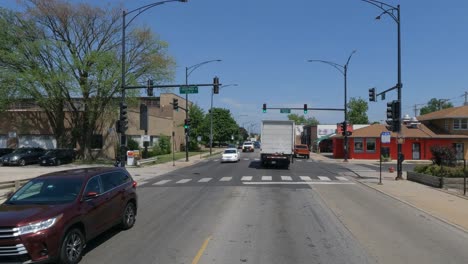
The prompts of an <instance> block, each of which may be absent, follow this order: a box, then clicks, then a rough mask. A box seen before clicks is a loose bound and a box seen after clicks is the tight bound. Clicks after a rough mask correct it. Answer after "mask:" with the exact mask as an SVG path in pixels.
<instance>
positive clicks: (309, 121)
mask: <svg viewBox="0 0 468 264" xmlns="http://www.w3.org/2000/svg"><path fill="white" fill-rule="evenodd" d="M288 120H291V121H294V123H296V124H298V125H299V124H302V125H312V126H315V125H318V124H320V122H319V121H318V120H317V119H316V118H315V117H308V118H306V117H305V116H304V115H298V114H289V115H288Z"/></svg>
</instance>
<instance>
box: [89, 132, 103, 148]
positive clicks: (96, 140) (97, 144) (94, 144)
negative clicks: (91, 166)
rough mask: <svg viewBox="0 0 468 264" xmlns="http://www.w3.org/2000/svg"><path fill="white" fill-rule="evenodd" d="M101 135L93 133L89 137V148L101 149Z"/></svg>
mask: <svg viewBox="0 0 468 264" xmlns="http://www.w3.org/2000/svg"><path fill="white" fill-rule="evenodd" d="M102 141H103V140H102V135H93V136H92V137H91V148H92V149H102Z"/></svg>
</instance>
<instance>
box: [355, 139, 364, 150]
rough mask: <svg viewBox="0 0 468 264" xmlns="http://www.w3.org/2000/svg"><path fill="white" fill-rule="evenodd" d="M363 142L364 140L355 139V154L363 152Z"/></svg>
mask: <svg viewBox="0 0 468 264" xmlns="http://www.w3.org/2000/svg"><path fill="white" fill-rule="evenodd" d="M363 146H364V145H363V140H362V138H355V139H354V152H362V151H363V150H364V149H363Z"/></svg>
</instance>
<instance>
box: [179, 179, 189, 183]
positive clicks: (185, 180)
mask: <svg viewBox="0 0 468 264" xmlns="http://www.w3.org/2000/svg"><path fill="white" fill-rule="evenodd" d="M191 180H192V179H182V180H180V181H178V182H176V183H187V182H189V181H191Z"/></svg>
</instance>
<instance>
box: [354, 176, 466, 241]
mask: <svg viewBox="0 0 468 264" xmlns="http://www.w3.org/2000/svg"><path fill="white" fill-rule="evenodd" d="M357 182H359V183H360V184H362V185H364V186H367V187H369V188H371V189H373V190H376V191H377V192H379V193H381V194H384V195H386V196H388V197H390V198H393V199H395V200H397V201H399V202H401V203H404V204H406V205H408V206H410V207H412V208H414V209H417V210H419V211H421V212H423V213H425V214H427V215H430V216H432V217H434V218H435V219H437V220H439V221H441V222H443V223H446V224H448V225H450V226H452V227H454V228H457V229H459V230H460V231H463V232H465V233H467V234H468V229H465V228H464V227H462V226H459V225H457V224H455V223H452V222H450V221H448V220H446V219H444V218H441V217H439V216H436V215H434V214H432V213H430V212H427V211H426V210H424V209H421V208H419V207H417V206H415V205H413V204H411V203H410V202H407V201H405V200H402V199H400V198H398V197H396V196H394V195H391V194H389V193H386V192H384V191H382V190H379V189H377V188H375V187H373V186H372V185H371V184H369V183H366V182H361V181H357Z"/></svg>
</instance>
